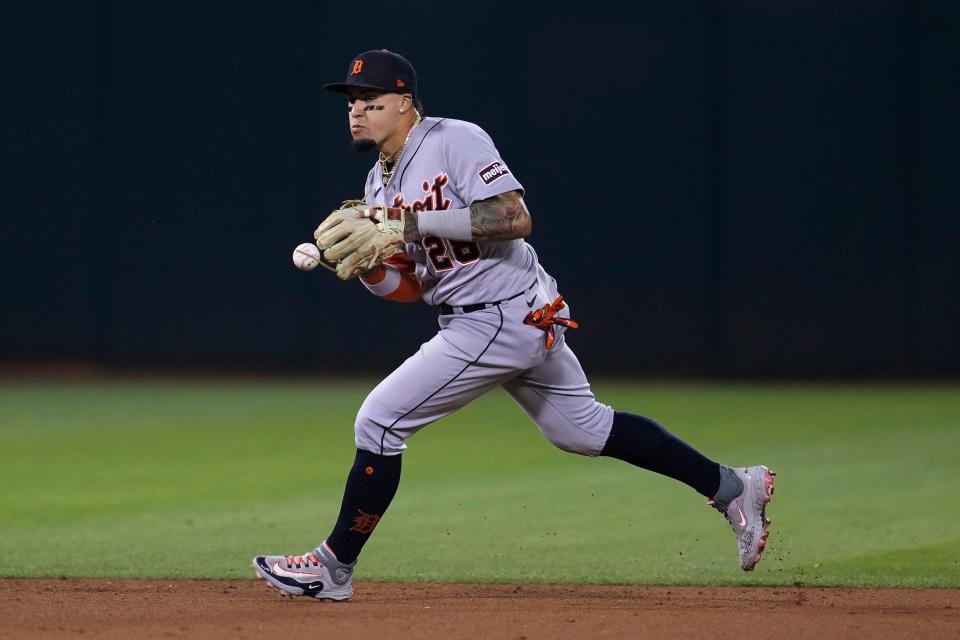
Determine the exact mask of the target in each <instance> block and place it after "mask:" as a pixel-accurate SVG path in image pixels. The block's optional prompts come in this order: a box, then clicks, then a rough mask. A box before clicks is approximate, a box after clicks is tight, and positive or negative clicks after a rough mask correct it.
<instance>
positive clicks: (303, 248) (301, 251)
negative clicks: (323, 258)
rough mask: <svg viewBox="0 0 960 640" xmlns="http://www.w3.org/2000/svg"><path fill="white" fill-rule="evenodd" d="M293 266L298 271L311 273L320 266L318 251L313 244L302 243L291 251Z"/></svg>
mask: <svg viewBox="0 0 960 640" xmlns="http://www.w3.org/2000/svg"><path fill="white" fill-rule="evenodd" d="M293 264H295V265H297V269H300V271H313V269H315V268H316V266H317V265H318V264H320V249H317V245H315V244H310V243H309V242H304V243H303V244H301V245H299V246H298V247H297V248H296V249H294V250H293Z"/></svg>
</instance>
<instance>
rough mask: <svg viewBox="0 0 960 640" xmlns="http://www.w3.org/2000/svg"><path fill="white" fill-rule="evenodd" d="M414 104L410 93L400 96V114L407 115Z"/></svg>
mask: <svg viewBox="0 0 960 640" xmlns="http://www.w3.org/2000/svg"><path fill="white" fill-rule="evenodd" d="M412 103H413V98H411V97H410V94H409V93H404V94H403V95H401V96H400V113H406V112H407V109H409V108H410V105H411V104H412Z"/></svg>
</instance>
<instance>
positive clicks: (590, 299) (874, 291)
mask: <svg viewBox="0 0 960 640" xmlns="http://www.w3.org/2000/svg"><path fill="white" fill-rule="evenodd" d="M399 4H400V3H390V4H386V5H382V6H378V5H376V4H370V3H366V4H357V3H350V4H348V3H338V4H332V3H331V4H329V5H328V6H321V5H320V4H317V3H313V2H306V1H304V2H292V3H278V2H273V3H262V4H253V3H216V2H208V3H201V6H200V8H197V7H195V6H193V5H194V3H187V2H179V3H169V2H79V1H78V2H13V3H10V2H7V3H4V9H3V11H2V20H0V36H2V38H0V60H2V62H0V64H2V68H3V85H4V90H3V98H2V100H3V117H2V119H0V148H2V151H3V156H2V165H0V207H2V209H0V211H2V220H3V227H2V228H3V235H4V238H5V240H6V243H5V245H6V246H5V251H4V254H3V265H2V266H3V275H2V276H0V277H2V282H3V296H4V304H3V310H2V316H0V322H2V325H0V359H2V360H4V361H8V362H12V361H22V360H35V359H41V360H78V359H79V360H90V361H94V362H99V363H103V364H115V365H131V366H167V365H191V366H192V365H198V366H218V367H221V366H237V367H243V368H249V367H270V368H291V369H294V368H296V369H301V368H305V369H310V370H318V371H335V370H338V369H339V368H340V367H341V366H343V363H344V362H345V361H349V362H356V363H359V364H356V365H354V366H353V368H354V369H355V370H364V368H365V367H366V369H365V370H367V371H369V372H371V373H380V372H383V371H385V370H388V369H389V368H390V367H391V366H392V365H394V364H396V363H398V362H399V361H400V360H401V359H402V358H403V357H405V355H407V354H408V353H409V352H411V351H412V350H413V349H414V348H415V347H416V346H417V345H418V344H419V342H420V341H422V340H424V339H426V338H428V337H429V336H430V335H432V333H433V331H434V329H435V326H436V325H435V317H434V314H433V313H432V312H431V311H430V309H429V308H427V307H425V306H424V305H403V306H401V305H396V304H390V303H385V302H383V301H380V300H378V299H376V298H374V297H373V296H371V295H370V294H368V293H367V292H366V291H365V290H364V289H363V288H362V287H361V286H360V285H359V284H357V283H349V284H343V283H341V282H339V281H337V280H336V279H335V278H333V277H330V275H329V274H327V273H325V272H324V273H310V274H303V273H300V272H298V271H296V270H295V269H294V268H293V267H292V265H291V263H290V253H291V251H292V249H293V247H294V246H295V245H296V244H298V243H300V242H303V241H307V240H310V238H311V233H312V230H313V228H314V227H315V226H316V224H317V223H318V222H319V220H321V219H322V218H323V216H324V215H325V213H326V212H327V211H328V210H329V209H331V208H332V207H333V206H335V205H336V204H337V203H338V202H339V200H340V199H342V198H346V197H352V196H358V195H360V194H361V190H362V185H363V180H364V177H365V174H366V170H367V168H368V166H369V164H370V163H371V162H372V160H373V158H372V156H361V155H358V154H355V153H353V152H352V151H350V150H349V148H348V146H347V141H348V135H347V131H346V124H345V122H346V116H345V113H344V105H343V101H342V99H341V98H338V97H336V96H334V95H332V94H327V93H326V92H324V91H322V90H321V89H320V85H321V84H322V83H324V82H330V81H335V80H338V79H339V78H341V77H342V76H343V74H344V71H345V69H346V65H347V63H348V62H349V61H350V59H351V57H352V56H353V55H354V54H355V53H357V52H359V51H363V50H366V49H371V48H379V47H386V48H389V49H393V50H396V51H399V52H401V53H403V54H404V55H406V56H407V57H408V58H410V59H411V60H412V61H413V63H414V65H415V66H416V67H417V70H418V73H419V75H420V82H421V92H422V96H423V99H424V101H425V103H426V105H427V110H428V112H429V113H430V114H431V115H443V116H449V117H456V118H462V119H466V120H471V121H474V122H476V123H478V124H480V125H481V126H483V127H484V128H485V129H486V130H487V131H488V132H490V133H491V135H492V136H493V138H494V140H495V141H496V143H497V145H498V146H499V148H500V151H501V152H502V154H503V156H504V158H505V159H506V160H507V162H508V163H509V164H510V166H511V168H512V170H513V172H514V173H515V174H516V175H517V176H518V177H519V178H520V180H521V181H522V182H523V183H524V185H525V187H526V188H527V202H528V205H529V207H530V210H531V212H532V214H533V217H534V232H533V236H532V238H531V239H530V240H531V242H532V244H533V245H534V246H535V247H536V249H537V251H538V253H539V255H540V257H541V261H542V262H543V264H544V265H545V266H546V268H547V269H548V270H549V271H550V272H551V273H552V274H553V275H555V276H556V277H557V278H558V279H559V281H560V283H561V290H562V292H563V293H564V294H566V296H567V297H568V299H569V301H570V302H571V304H572V306H573V309H574V311H575V317H576V318H577V319H578V320H580V321H581V323H582V325H583V329H581V330H580V331H579V332H577V334H576V335H575V336H572V337H571V340H570V342H571V344H572V345H573V346H574V348H575V349H576V350H577V352H578V354H579V356H580V357H581V360H582V361H583V362H584V365H585V366H586V368H587V370H588V371H594V372H601V371H614V370H616V371H631V372H643V373H649V372H655V373H670V374H684V373H693V374H708V375H711V374H742V375H762V374H784V375H819V374H829V375H857V374H871V375H891V374H892V375H913V374H923V375H926V374H944V373H947V374H956V373H958V372H960V339H958V336H957V333H958V332H957V327H958V326H960V302H958V291H960V257H958V254H960V251H958V238H960V222H958V212H960V198H958V196H957V188H958V177H960V171H958V169H957V167H958V163H957V159H956V157H957V151H956V150H957V149H958V148H960V126H958V124H957V104H960V90H958V82H957V78H958V77H960V53H958V50H960V49H958V47H957V42H958V41H960V9H957V8H956V5H955V3H950V2H917V3H908V2H903V3H896V2H868V1H861V2H856V1H851V2H843V3H810V2H794V3H790V2H781V3H770V2H759V1H757V2H726V3H723V2H711V1H704V2H679V3H673V2H671V3H663V2H649V3H640V4H639V5H632V6H631V8H630V9H629V11H627V10H623V11H617V10H615V9H610V8H609V7H610V6H611V5H606V4H605V5H603V7H604V9H603V11H602V12H601V11H599V10H595V9H592V8H591V9H589V10H588V9H582V10H581V11H580V12H578V13H561V12H557V11H556V10H553V11H552V12H551V11H547V10H545V9H543V8H540V7H536V8H535V7H533V5H530V4H524V3H519V4H515V5H510V6H502V5H498V4H496V3H472V4H469V5H466V4H465V5H462V6H458V5H451V4H450V3H444V4H442V5H441V4H437V5H436V6H427V5H422V4H421V5H418V8H416V9H411V8H409V7H408V8H407V9H405V10H404V13H401V12H400V10H399ZM598 6H599V5H598ZM403 24H407V25H410V27H409V28H407V29H403V28H401V27H402V25H403ZM401 33H402V34H404V35H400V34H401ZM385 321H386V322H389V326H390V328H389V329H385V328H384V325H385ZM351 336H355V337H354V338H353V339H350V337H351Z"/></svg>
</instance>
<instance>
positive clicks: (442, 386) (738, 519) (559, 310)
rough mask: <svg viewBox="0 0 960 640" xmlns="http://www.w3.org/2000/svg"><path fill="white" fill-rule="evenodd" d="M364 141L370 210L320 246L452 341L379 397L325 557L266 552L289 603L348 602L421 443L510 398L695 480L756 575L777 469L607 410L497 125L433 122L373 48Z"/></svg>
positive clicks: (389, 61)
mask: <svg viewBox="0 0 960 640" xmlns="http://www.w3.org/2000/svg"><path fill="white" fill-rule="evenodd" d="M325 88H326V89H329V90H331V91H335V92H338V93H343V94H346V96H347V101H346V106H347V116H348V124H349V127H350V135H351V137H352V144H353V146H354V147H355V148H356V149H358V150H361V151H362V150H369V151H373V150H375V151H376V152H377V153H378V158H377V161H376V162H374V164H373V167H372V168H371V169H370V172H369V174H368V175H367V181H366V185H365V187H364V194H365V198H364V201H363V202H353V203H347V204H346V206H344V207H343V208H342V209H340V210H338V211H335V212H334V213H332V214H331V215H330V216H329V217H328V218H327V219H326V220H325V221H324V222H323V223H322V224H321V225H320V226H319V228H318V229H317V231H316V233H315V238H316V240H317V246H318V247H319V248H320V250H321V251H322V252H323V256H324V258H325V259H326V260H329V261H330V262H331V263H335V264H336V270H337V273H338V275H339V276H340V277H341V278H343V279H351V278H354V277H359V279H360V280H361V282H362V283H363V284H364V285H365V286H366V287H367V289H369V290H370V291H371V292H372V293H374V294H376V295H378V296H381V297H383V298H386V299H388V300H396V301H405V302H412V301H416V300H423V301H424V302H426V303H427V304H429V305H431V306H433V307H435V308H436V309H437V311H438V312H439V325H440V330H439V332H438V333H437V334H436V335H435V336H434V337H433V338H432V339H431V340H429V341H427V342H426V343H424V344H423V345H422V346H421V347H420V349H419V350H418V351H417V352H416V353H414V354H413V355H412V356H410V357H409V358H408V359H407V360H406V361H405V362H404V363H403V364H401V365H400V367H399V368H397V369H396V370H395V371H394V372H393V373H391V374H390V375H389V376H387V377H386V378H385V379H384V380H383V381H382V382H381V383H380V384H379V385H377V387H376V388H375V389H374V390H373V391H372V392H371V393H370V395H369V396H367V398H366V400H365V401H364V403H363V405H362V406H361V407H360V411H359V413H358V414H357V419H356V423H355V433H356V445H357V452H356V458H355V460H354V463H353V467H352V468H351V469H350V471H349V473H348V475H347V480H346V487H345V489H344V495H343V503H342V506H341V508H340V514H339V517H338V518H337V521H336V523H335V524H334V526H333V529H332V531H331V532H330V534H329V535H328V536H327V538H326V539H325V540H323V541H322V542H321V543H320V544H319V545H318V546H317V547H316V548H314V549H313V550H312V551H309V552H307V553H301V554H297V555H276V556H257V557H256V558H254V559H253V567H254V570H255V571H256V574H257V576H258V577H260V578H262V579H264V580H266V582H267V584H268V585H270V586H272V587H275V588H277V589H279V590H280V592H281V594H283V595H287V596H293V597H296V596H300V595H307V596H312V597H314V598H318V599H329V600H345V599H347V598H350V597H351V595H352V594H353V585H352V576H353V571H354V567H355V565H356V562H357V557H358V556H359V554H360V551H361V550H362V549H363V545H364V544H365V543H366V542H367V540H369V538H370V535H371V534H372V533H373V531H374V530H375V528H376V526H377V523H378V522H379V521H380V519H381V518H382V517H383V515H384V513H386V511H387V508H388V507H389V505H390V502H391V500H392V499H393V496H394V494H395V493H396V490H397V486H398V484H399V482H400V466H401V460H402V457H403V456H402V454H403V450H404V449H405V448H406V444H405V443H406V440H407V438H409V437H410V436H411V435H413V434H414V433H416V432H417V431H419V430H420V429H421V428H423V427H425V426H427V425H428V424H430V423H432V422H434V421H436V420H439V419H440V418H443V417H444V416H447V415H449V414H450V413H452V412H454V411H456V410H457V409H460V408H461V407H463V406H465V405H466V404H468V403H469V402H471V401H472V400H473V399H475V398H477V397H479V396H480V395H482V394H484V393H486V392H487V391H489V390H490V389H493V388H495V387H503V389H504V390H506V392H507V393H509V394H510V396H512V397H513V399H514V400H516V402H517V404H519V405H520V407H521V408H522V409H523V410H524V411H525V412H526V413H527V415H529V416H530V418H531V419H532V420H533V421H534V422H535V423H536V425H537V427H539V429H540V431H541V432H542V433H543V435H544V436H545V437H546V438H547V439H548V440H549V441H550V442H552V443H553V444H554V445H556V446H557V447H559V448H561V449H563V450H564V451H569V452H571V453H577V454H580V455H585V456H607V457H612V458H617V459H620V460H623V461H625V462H628V463H630V464H632V465H635V466H638V467H642V468H644V469H649V470H651V471H654V472H657V473H660V474H663V475H666V476H669V477H671V478H674V479H676V480H679V481H680V482H683V483H685V484H687V485H689V486H690V487H692V488H693V489H694V490H695V491H697V492H699V493H700V494H701V495H703V496H705V497H706V498H708V503H709V504H711V505H712V506H713V507H714V508H716V509H717V510H719V511H720V512H721V513H722V514H723V515H724V516H725V517H726V519H727V520H728V521H729V523H730V525H731V526H732V528H733V531H734V533H735V534H736V538H737V543H738V545H739V551H740V567H741V568H742V569H743V570H744V571H750V570H752V569H753V568H754V566H755V565H756V564H757V562H758V561H759V560H760V557H761V553H762V552H763V550H764V546H765V544H766V539H767V532H768V526H769V522H770V521H769V520H768V519H767V517H766V512H765V508H766V503H767V502H769V501H770V498H771V496H772V494H773V481H774V474H773V473H772V472H771V471H770V470H768V469H767V468H766V467H765V466H761V465H757V466H750V467H739V468H731V467H727V466H724V465H721V464H718V463H717V462H714V461H713V460H711V459H709V458H707V457H706V456H704V455H703V454H701V453H700V452H698V451H697V450H696V449H694V448H693V447H691V446H690V445H688V444H686V443H685V442H683V441H682V440H680V439H679V438H677V437H676V436H674V435H673V434H671V433H670V432H669V431H667V430H666V429H665V428H664V427H662V426H661V425H660V424H658V423H657V422H655V421H653V420H651V419H649V418H645V417H641V416H637V415H633V414H629V413H624V412H618V411H615V410H614V409H613V408H611V407H609V406H607V405H605V404H602V403H600V402H598V401H597V400H596V399H595V398H594V395H593V393H592V392H591V390H590V384H589V383H588V381H587V378H586V376H585V375H584V372H583V369H581V367H580V363H579V362H578V361H577V358H576V356H575V355H574V353H573V351H572V350H571V349H570V347H569V346H568V345H567V343H566V340H565V338H566V336H565V333H566V331H568V330H569V329H572V328H575V327H576V323H575V322H574V321H572V320H571V319H570V313H569V308H568V307H567V306H566V305H565V304H564V302H563V298H562V297H560V295H559V293H558V291H557V283H556V281H555V280H554V279H553V278H552V277H550V275H549V274H548V273H547V272H546V271H545V270H544V268H543V267H542V266H541V265H540V261H539V259H538V258H537V254H536V252H535V251H534V250H533V247H531V246H530V244H529V243H527V242H526V241H525V240H524V238H525V237H526V236H528V235H529V234H530V231H531V225H532V222H531V215H530V213H529V211H528V210H527V207H526V205H525V203H524V200H523V194H524V190H523V186H522V185H521V184H520V182H519V181H518V180H517V178H516V176H514V174H513V172H512V171H511V170H510V168H509V167H508V165H507V163H506V162H505V161H504V160H503V158H501V157H500V154H499V153H498V152H497V148H496V147H495V146H494V144H493V141H492V140H491V139H490V136H488V135H487V134H486V133H485V132H484V131H483V129H481V128H480V127H478V126H476V125H474V124H471V123H469V122H464V121H461V120H453V119H450V118H438V117H425V115H424V110H423V106H422V104H421V102H420V100H419V98H418V94H417V76H416V73H415V72H414V69H413V66H412V65H411V64H410V62H408V61H407V60H406V59H405V58H403V57H402V56H400V55H398V54H396V53H393V52H390V51H386V50H379V51H367V52H365V53H361V54H360V55H358V56H357V57H356V58H355V59H353V60H352V61H351V62H350V65H349V67H348V69H347V76H346V79H345V80H344V81H343V82H342V83H336V84H328V85H326V87H325Z"/></svg>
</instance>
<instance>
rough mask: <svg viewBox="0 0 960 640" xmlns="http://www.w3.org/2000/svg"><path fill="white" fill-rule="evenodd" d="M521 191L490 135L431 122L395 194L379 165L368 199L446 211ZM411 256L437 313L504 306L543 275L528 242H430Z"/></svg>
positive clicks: (408, 151)
mask: <svg viewBox="0 0 960 640" xmlns="http://www.w3.org/2000/svg"><path fill="white" fill-rule="evenodd" d="M514 190H520V191H522V190H523V186H522V185H521V184H520V183H519V182H518V181H517V179H516V178H515V177H514V176H513V174H512V173H511V172H510V170H509V168H508V167H507V164H506V163H505V162H504V161H503V159H502V158H501V157H500V153H499V152H498V151H497V148H496V147H495V146H494V144H493V140H491V139H490V136H489V135H487V133H486V132H485V131H484V130H483V129H481V128H480V127H478V126H477V125H475V124H472V123H470V122H464V121H463V120H453V119H450V118H424V119H423V120H422V121H421V122H420V124H419V125H417V127H416V128H415V129H414V130H413V133H412V134H411V135H410V140H409V142H407V146H406V148H405V149H404V151H403V154H402V155H401V157H400V160H399V164H398V165H397V167H396V169H394V172H393V177H392V178H391V180H390V182H389V183H388V184H387V186H386V187H384V186H383V180H382V177H381V172H380V163H379V162H375V163H374V165H373V168H372V169H371V170H370V173H369V174H368V175H367V183H366V186H365V188H364V193H365V194H366V195H365V197H366V200H367V203H368V204H379V205H384V206H389V207H402V208H404V209H406V210H408V211H443V210H446V209H460V208H465V207H468V206H469V205H470V204H471V203H473V202H476V201H478V200H485V199H487V198H491V197H493V196H495V195H498V194H501V193H506V192H508V191H514ZM406 251H407V254H409V255H410V256H411V257H412V258H413V259H414V260H415V261H416V263H417V265H418V268H417V275H418V276H419V277H421V278H422V279H424V280H425V282H426V291H425V293H424V295H423V299H424V301H425V302H427V304H431V305H438V304H440V303H441V302H446V303H447V304H450V305H454V306H460V305H467V304H475V303H478V302H495V301H497V300H503V299H505V298H509V297H510V296H512V295H514V294H517V293H519V292H521V291H524V290H525V289H527V288H528V287H529V286H530V283H531V282H533V281H534V279H536V278H537V277H538V274H539V272H540V269H539V265H538V262H537V255H536V253H535V252H534V251H533V248H532V247H530V245H528V244H527V243H526V242H524V240H523V239H516V240H507V241H502V242H457V241H453V240H447V239H444V238H436V237H432V236H427V237H425V238H423V240H422V241H421V242H420V243H418V244H408V245H407V248H406Z"/></svg>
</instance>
